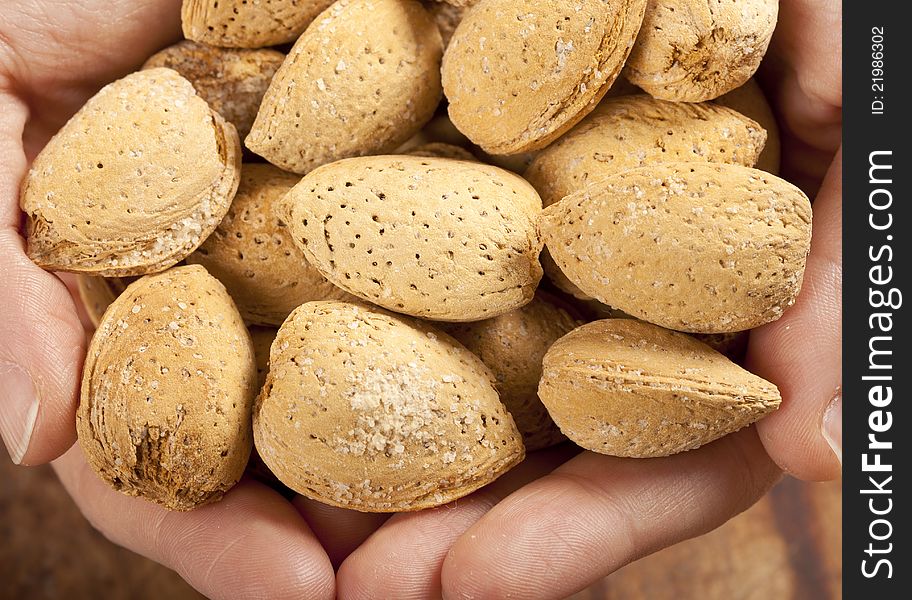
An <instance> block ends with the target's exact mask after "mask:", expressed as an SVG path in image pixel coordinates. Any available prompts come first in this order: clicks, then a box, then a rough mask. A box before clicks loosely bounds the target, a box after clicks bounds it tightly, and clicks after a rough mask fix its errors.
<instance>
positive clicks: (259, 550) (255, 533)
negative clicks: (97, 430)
mask: <svg viewBox="0 0 912 600" xmlns="http://www.w3.org/2000/svg"><path fill="white" fill-rule="evenodd" d="M54 470H55V471H56V472H57V476H58V477H59V478H60V480H61V481H62V482H63V485H64V487H66V489H67V491H68V492H69V493H70V495H71V496H72V497H73V499H74V500H75V501H76V504H77V505H78V506H79V508H80V509H81V510H82V513H83V514H84V515H85V516H86V518H87V519H88V520H89V522H91V523H92V525H93V526H94V527H95V528H96V529H98V530H99V531H101V533H103V534H104V535H105V537H107V538H108V539H109V540H111V541H112V542H114V543H115V544H119V545H121V546H124V547H126V548H129V549H130V550H132V551H134V552H137V553H139V554H142V555H143V556H147V557H149V558H151V559H152V560H155V561H157V562H160V563H162V564H164V565H165V566H167V567H169V568H171V569H174V570H175V571H177V573H178V574H179V575H180V576H181V577H183V578H184V579H185V580H187V582H188V583H189V584H190V585H192V586H193V587H194V588H196V589H197V590H199V591H200V592H201V593H203V594H205V595H206V596H207V597H209V598H214V599H220V598H270V599H272V598H276V599H281V598H315V599H317V598H333V597H334V593H335V583H334V581H333V570H332V565H330V563H329V559H328V557H327V556H326V554H325V553H324V552H323V549H322V548H321V546H320V543H319V542H318V541H317V539H316V538H315V537H314V535H313V533H311V531H310V529H309V528H308V527H307V523H305V522H304V520H303V519H302V518H301V517H300V515H298V513H297V511H295V509H294V507H293V506H291V504H289V503H288V502H287V501H286V500H285V499H284V498H282V497H281V496H280V495H279V494H278V493H276V492H274V491H273V490H271V489H270V488H269V487H267V486H265V485H263V484H261V483H258V482H256V481H253V480H243V481H241V482H240V483H239V484H238V485H237V486H235V487H234V489H232V490H231V491H230V492H229V493H228V494H226V495H225V497H224V499H223V500H221V501H220V502H216V503H215V504H210V505H206V506H203V507H200V508H197V509H195V510H193V511H190V512H169V511H167V510H165V509H163V508H161V507H159V506H157V505H155V504H151V503H149V502H146V501H144V500H141V499H139V498H130V497H128V496H125V495H123V494H120V493H118V492H115V491H114V490H112V489H111V488H109V487H108V486H107V485H105V484H104V483H103V482H102V481H101V480H100V479H99V478H98V477H97V476H96V475H95V473H94V472H93V471H92V470H91V468H89V466H88V465H87V464H86V462H85V458H84V457H83V454H82V451H81V449H80V448H79V446H78V445H76V446H73V448H72V449H70V451H69V452H67V453H66V454H65V455H63V456H62V457H61V458H59V459H58V460H57V461H55V462H54Z"/></svg>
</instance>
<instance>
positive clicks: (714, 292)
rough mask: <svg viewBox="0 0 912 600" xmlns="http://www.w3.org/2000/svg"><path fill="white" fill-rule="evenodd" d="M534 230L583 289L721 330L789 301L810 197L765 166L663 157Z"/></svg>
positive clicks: (797, 284) (760, 319) (671, 324)
mask: <svg viewBox="0 0 912 600" xmlns="http://www.w3.org/2000/svg"><path fill="white" fill-rule="evenodd" d="M541 228H542V235H543V236H544V238H545V243H546V244H547V245H548V249H549V250H550V252H551V256H552V257H553V258H554V261H555V262H556V263H557V265H558V266H559V267H560V269H561V270H562V271H563V272H564V274H566V275H567V277H569V278H570V280H571V281H573V282H574V283H575V284H576V285H577V286H579V288H580V289H581V290H583V292H584V293H586V294H588V295H590V296H592V297H593V298H596V299H597V300H599V301H601V302H603V303H605V304H609V305H611V306H613V307H615V308H618V309H620V310H622V311H624V312H626V313H628V314H630V315H632V316H634V317H637V318H640V319H643V320H644V321H649V322H650V323H655V324H657V325H661V326H663V327H667V328H669V329H676V330H679V331H688V332H695V333H725V332H729V331H741V330H744V329H751V328H753V327H757V326H759V325H762V324H764V323H768V322H770V321H775V320H776V319H778V318H779V317H781V316H782V313H783V311H784V310H785V309H786V308H788V307H789V306H791V305H792V304H793V303H794V302H795V297H796V296H797V295H798V291H799V290H800V289H801V282H802V278H803V276H804V267H805V262H806V259H807V255H808V251H809V249H810V240H811V205H810V202H809V201H808V199H807V196H805V195H804V193H803V192H802V191H801V190H799V189H798V188H797V187H795V186H794V185H792V184H790V183H788V182H787V181H784V180H782V179H779V178H778V177H776V176H774V175H770V174H769V173H766V172H765V171H760V170H757V169H752V168H749V167H742V166H739V165H726V164H711V163H663V164H656V165H652V166H649V167H641V168H638V169H631V170H630V171H625V172H623V173H620V174H618V175H614V176H612V177H609V178H606V179H604V180H602V181H600V182H598V183H597V184H594V185H592V186H590V187H589V188H587V189H585V190H583V191H581V192H579V193H577V194H573V195H570V196H567V197H566V198H564V199H563V200H561V201H560V202H558V203H557V204H553V205H551V206H550V207H548V208H547V209H545V211H544V213H543V218H542V225H541Z"/></svg>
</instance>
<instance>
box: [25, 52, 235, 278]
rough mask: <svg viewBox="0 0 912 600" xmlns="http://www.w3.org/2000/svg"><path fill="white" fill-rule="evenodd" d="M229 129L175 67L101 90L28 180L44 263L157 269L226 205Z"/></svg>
mask: <svg viewBox="0 0 912 600" xmlns="http://www.w3.org/2000/svg"><path fill="white" fill-rule="evenodd" d="M240 163H241V148H240V143H239V142H238V137H237V133H236V132H235V130H234V127H233V126H232V125H231V124H229V123H226V122H225V121H224V119H222V117H221V116H219V115H218V113H215V112H213V111H212V110H211V109H210V108H209V106H208V105H207V104H206V102H205V101H203V100H202V99H201V98H200V97H199V96H197V95H196V92H194V90H193V86H192V85H191V84H190V82H188V81H187V80H186V79H184V78H183V77H181V76H180V75H178V74H177V73H176V72H174V71H172V70H170V69H150V70H147V71H141V72H139V73H134V74H132V75H128V76H127V77H125V78H123V79H121V80H119V81H116V82H114V83H112V84H110V85H107V86H105V87H104V88H102V90H101V91H100V92H98V93H97V94H96V95H95V96H94V97H93V98H92V99H91V100H89V101H88V103H87V104H86V105H85V106H84V107H82V108H81V109H80V110H79V112H77V113H76V114H75V115H74V116H73V118H72V119H70V121H69V122H68V123H67V124H66V125H64V126H63V128H62V129H61V130H60V131H59V132H58V133H57V135H55V136H54V137H53V138H51V141H50V142H48V144H47V146H45V148H44V150H42V151H41V153H40V154H39V155H38V157H37V158H36V159H35V161H34V163H32V168H31V169H30V170H29V173H28V175H27V176H26V178H25V182H24V184H23V186H22V194H21V198H20V201H21V205H22V210H23V211H24V212H25V213H26V216H27V217H28V224H27V231H28V254H29V258H31V259H32V260H33V261H35V263H37V264H38V265H39V266H41V267H43V268H45V269H49V270H57V271H72V272H76V273H90V274H95V275H103V276H108V277H118V276H124V275H140V274H143V273H151V272H156V271H162V270H164V269H166V268H168V267H169V266H171V265H174V264H176V263H177V262H178V261H180V260H181V259H183V258H184V257H185V256H187V255H188V254H190V253H191V252H193V250H194V249H195V248H196V247H197V246H199V244H200V243H202V241H203V240H204V239H206V237H207V236H208V235H209V234H210V233H211V232H212V230H214V229H215V226H216V225H218V222H219V221H220V220H221V218H222V217H223V216H224V214H225V212H226V211H227V210H228V206H229V204H230V203H231V198H232V197H233V196H234V192H235V190H236V189H237V185H238V179H239V177H240Z"/></svg>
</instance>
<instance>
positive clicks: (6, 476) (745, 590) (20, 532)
mask: <svg viewBox="0 0 912 600" xmlns="http://www.w3.org/2000/svg"><path fill="white" fill-rule="evenodd" d="M840 513H841V495H840V490H839V484H838V483H829V484H805V483H800V482H797V481H795V480H792V479H785V480H783V482H782V483H780V484H779V485H778V486H777V487H776V488H775V489H774V490H773V491H772V493H771V494H769V495H768V496H767V497H766V498H764V499H763V500H762V501H761V502H760V503H758V504H757V505H755V506H754V507H753V508H751V509H750V510H748V511H747V512H745V513H743V514H742V515H740V516H738V517H736V518H735V519H733V520H731V521H730V522H729V523H727V524H726V525H725V526H723V527H721V528H720V529H717V530H716V531H714V532H712V533H710V534H708V535H705V536H703V537H701V538H698V539H695V540H690V541H687V542H683V543H681V544H678V545H677V546H674V547H672V548H668V549H666V550H664V551H662V552H659V553H658V554H655V555H653V556H650V557H647V558H645V559H642V560H640V561H638V562H636V563H633V564H632V565H629V566H627V567H625V568H624V569H621V570H620V571H618V572H617V573H615V574H613V575H611V576H609V577H607V578H605V579H604V580H602V581H601V582H599V583H598V584H596V585H594V586H592V587H591V588H590V589H588V590H586V591H585V592H581V593H580V594H577V595H576V596H574V598H575V599H576V600H595V599H599V600H602V599H610V600H615V599H624V600H640V599H643V600H665V599H668V600H672V599H674V600H681V599H688V598H699V599H700V600H715V599H718V600H723V599H724V600H754V599H756V600H761V599H762V600H767V599H774V600H788V599H795V600H799V599H800V600H818V599H819V600H831V599H833V600H835V599H838V598H841V594H840V592H839V587H840V585H839V582H840V578H841V565H840V558H839V557H840V553H841V537H842V536H841V527H840ZM0 598H2V599H4V600H5V599H7V598H10V599H12V598H16V599H20V598H21V599H29V600H33V599H34V600H40V599H53V600H57V599H67V600H71V599H72V600H78V599H82V598H93V599H94V598H104V599H106V600H121V599H123V600H127V599H129V600H152V599H155V600H158V599H165V598H167V599H168V600H183V599H191V598H192V599H197V598H200V596H199V594H197V593H196V592H194V591H193V590H192V589H191V588H190V587H189V586H187V585H186V584H185V583H184V582H183V581H182V580H181V579H180V578H179V577H178V576H177V575H175V574H174V573H172V572H171V571H169V570H167V569H165V568H163V567H160V566H158V565H156V564H154V563H152V562H151V561H148V560H146V559H144V558H142V557H139V556H137V555H135V554H133V553H131V552H129V551H127V550H123V549H122V548H118V547H116V546H114V545H113V544H111V543H109V542H108V541H107V540H105V539H104V537H102V536H101V535H100V534H98V533H97V532H95V531H94V530H93V529H92V528H91V526H89V524H88V523H87V522H86V521H85V520H84V519H83V518H82V516H81V515H80V514H79V511H78V510H77V509H76V507H75V506H74V505H73V503H72V502H71V501H70V499H69V498H68V497H67V495H66V493H65V492H64V490H63V488H62V487H61V485H60V484H59V483H58V481H57V479H56V477H55V476H54V474H53V472H52V471H51V470H50V468H49V467H40V468H35V469H25V468H20V467H14V466H13V465H12V464H10V462H9V460H8V459H7V457H6V454H5V453H4V451H2V450H0Z"/></svg>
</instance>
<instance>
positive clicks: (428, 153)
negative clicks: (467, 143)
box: [406, 142, 478, 162]
mask: <svg viewBox="0 0 912 600" xmlns="http://www.w3.org/2000/svg"><path fill="white" fill-rule="evenodd" d="M406 154H408V155H409V156H423V157H426V158H427V157H430V158H451V159H453V160H468V161H472V162H478V159H477V158H475V157H474V156H473V155H472V153H471V152H469V151H468V150H466V149H465V148H462V147H460V146H454V145H453V144H444V143H442V142H429V143H427V144H422V145H420V146H416V147H415V148H412V149H411V150H409V151H408V152H406Z"/></svg>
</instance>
